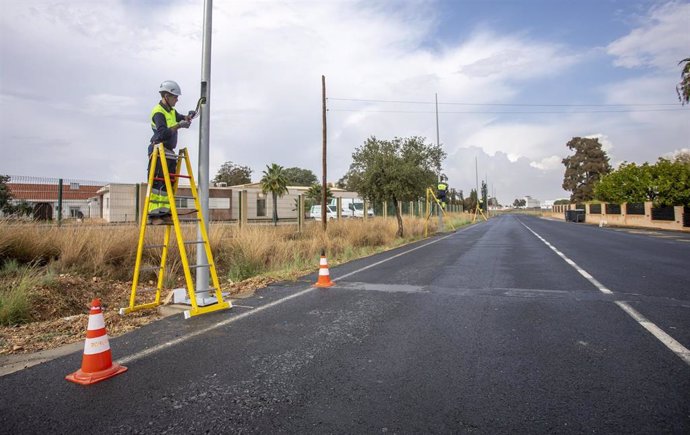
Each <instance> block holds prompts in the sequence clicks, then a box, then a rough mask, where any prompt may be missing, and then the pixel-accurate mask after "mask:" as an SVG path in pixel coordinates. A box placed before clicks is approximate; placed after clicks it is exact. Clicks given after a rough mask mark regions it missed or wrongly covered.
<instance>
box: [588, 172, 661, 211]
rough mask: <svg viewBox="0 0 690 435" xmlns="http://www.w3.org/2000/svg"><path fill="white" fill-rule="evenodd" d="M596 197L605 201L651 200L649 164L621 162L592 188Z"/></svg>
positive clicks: (652, 198) (652, 192)
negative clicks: (639, 164)
mask: <svg viewBox="0 0 690 435" xmlns="http://www.w3.org/2000/svg"><path fill="white" fill-rule="evenodd" d="M594 196H595V198H596V199H598V200H600V201H605V202H613V203H618V204H621V203H624V202H644V201H653V200H654V198H655V196H656V193H655V192H654V190H653V189H652V170H651V167H650V166H649V164H647V163H645V164H643V165H641V166H638V165H636V164H635V163H627V162H623V163H621V165H620V166H619V167H618V169H616V170H615V171H613V172H611V173H609V174H607V175H604V176H603V177H602V179H601V180H600V181H599V182H598V183H597V184H596V186H595V188H594Z"/></svg>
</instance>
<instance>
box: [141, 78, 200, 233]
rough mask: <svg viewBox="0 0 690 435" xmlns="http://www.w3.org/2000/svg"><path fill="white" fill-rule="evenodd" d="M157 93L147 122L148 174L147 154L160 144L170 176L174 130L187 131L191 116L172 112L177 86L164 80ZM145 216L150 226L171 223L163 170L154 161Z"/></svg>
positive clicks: (173, 164) (174, 159)
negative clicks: (157, 96) (149, 126)
mask: <svg viewBox="0 0 690 435" xmlns="http://www.w3.org/2000/svg"><path fill="white" fill-rule="evenodd" d="M159 93H160V94H161V100H160V102H159V103H158V104H156V107H154V108H153V110H152V111H151V119H150V120H151V129H152V130H153V136H152V137H151V143H150V144H149V150H148V152H149V166H148V171H150V170H151V154H153V147H154V146H156V145H157V144H159V143H161V142H162V143H163V146H164V147H165V156H166V161H167V162H168V172H169V173H171V174H174V173H175V170H176V169H177V155H176V154H175V152H174V149H175V147H176V146H177V131H178V130H179V129H181V128H189V126H190V125H191V122H192V118H193V116H192V114H191V113H190V115H187V116H184V115H181V114H179V113H177V111H175V104H176V103H177V99H178V98H179V96H180V95H182V91H181V90H180V86H179V85H178V84H177V83H176V82H174V81H172V80H166V81H164V82H163V83H161V86H160V89H159ZM170 181H171V182H172V183H174V182H175V179H174V177H171V180H170ZM148 217H149V219H150V222H151V223H152V224H154V225H161V224H169V223H171V222H172V220H171V215H170V201H169V199H168V192H167V191H166V187H165V181H163V168H161V167H160V164H159V162H156V170H155V174H154V181H153V185H152V190H151V199H150V202H149V209H148Z"/></svg>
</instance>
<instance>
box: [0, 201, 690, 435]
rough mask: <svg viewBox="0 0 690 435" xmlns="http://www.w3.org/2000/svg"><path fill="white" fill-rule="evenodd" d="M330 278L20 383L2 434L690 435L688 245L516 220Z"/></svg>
mask: <svg viewBox="0 0 690 435" xmlns="http://www.w3.org/2000/svg"><path fill="white" fill-rule="evenodd" d="M547 243H548V245H547ZM549 245H550V246H549ZM556 251H558V253H557V252H556ZM559 253H560V254H559ZM578 269H579V270H578ZM330 272H331V276H332V278H333V279H334V280H336V282H337V286H335V287H331V288H329V289H313V288H310V283H313V282H315V275H312V276H309V277H305V278H304V279H303V280H301V281H299V282H297V283H286V284H281V285H273V286H270V287H269V288H267V289H264V290H261V291H259V292H257V294H256V295H255V296H254V297H252V298H250V299H245V300H242V301H240V302H239V305H241V306H236V307H235V308H233V309H232V310H230V311H229V312H225V313H213V314H209V315H205V316H200V317H198V318H193V319H190V320H187V321H185V320H183V319H182V316H174V317H171V318H167V319H164V320H162V321H160V322H157V323H155V324H152V325H149V326H147V327H144V328H142V329H140V330H138V331H136V332H134V333H131V334H128V335H125V336H123V337H118V338H116V339H111V340H110V344H111V347H112V349H113V353H114V356H115V358H116V359H118V360H120V361H123V362H124V364H125V365H126V366H127V367H128V368H129V371H127V372H126V373H124V374H122V375H119V376H117V377H115V378H113V379H110V380H107V381H104V382H101V383H99V384H95V385H92V386H89V387H83V386H80V385H76V384H72V383H69V382H67V381H65V380H64V376H65V375H66V374H68V373H70V372H72V371H74V370H75V369H77V368H78V367H79V365H80V363H81V352H78V353H75V354H73V355H69V356H66V357H63V358H60V359H56V360H53V361H50V362H47V363H44V364H41V365H38V366H35V367H32V368H29V369H26V370H23V371H20V372H16V373H13V374H10V375H7V376H4V377H2V378H0V391H2V393H1V394H0V433H8V434H18V433H22V434H24V433H41V434H44V433H85V432H89V433H97V432H103V433H236V432H242V433H279V432H283V433H285V432H287V433H465V432H467V433H490V434H497V433H582V432H591V433H690V353H688V351H687V349H688V348H690V237H688V236H684V235H677V236H676V235H671V236H669V237H655V236H653V235H649V234H638V233H631V232H627V231H618V230H613V229H608V228H598V227H593V226H587V225H582V224H573V223H563V222H556V221H549V220H544V219H539V218H535V217H528V216H515V215H507V216H502V217H499V218H495V219H492V220H490V221H489V222H486V223H481V224H478V225H475V226H472V227H469V228H465V229H463V230H461V231H458V232H456V233H452V234H449V235H444V236H438V237H435V238H432V239H428V240H425V241H422V242H419V243H416V244H413V245H409V246H406V247H403V248H400V249H398V250H394V251H390V252H387V253H384V254H380V255H376V256H373V257H370V258H367V259H362V260H358V261H355V262H352V263H348V264H346V265H342V266H340V267H337V268H331V269H330ZM631 310H632V311H631ZM630 313H632V314H630Z"/></svg>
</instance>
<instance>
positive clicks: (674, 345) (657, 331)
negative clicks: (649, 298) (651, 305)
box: [520, 222, 690, 365]
mask: <svg viewBox="0 0 690 435" xmlns="http://www.w3.org/2000/svg"><path fill="white" fill-rule="evenodd" d="M520 223H521V224H522V225H523V226H524V227H525V228H527V229H528V230H530V232H531V233H532V234H534V235H535V236H537V238H538V239H539V240H541V241H542V242H544V243H545V244H546V246H548V247H549V248H551V249H552V250H553V251H554V252H556V254H558V255H559V256H560V257H561V258H563V259H565V260H566V262H567V263H568V264H570V265H571V266H573V267H574V268H575V269H576V270H577V271H578V272H580V274H581V275H582V276H584V277H585V278H587V279H588V280H589V282H591V283H592V284H594V286H595V287H596V288H598V289H599V290H600V291H601V292H602V293H606V294H613V292H612V291H611V290H609V289H607V288H606V287H604V286H603V284H601V283H600V282H599V281H597V280H596V279H594V277H593V276H592V275H590V274H589V273H587V271H585V270H584V269H582V268H581V267H580V266H578V265H577V264H575V262H574V261H572V260H570V259H569V258H568V257H566V256H565V255H564V254H563V253H561V252H560V251H559V250H558V249H556V248H555V247H554V246H552V245H551V244H550V243H549V242H547V241H546V240H544V238H543V237H541V236H540V235H539V234H537V233H535V232H534V231H532V229H531V228H530V227H528V226H527V225H525V224H524V223H522V222H520ZM614 302H615V304H616V305H618V307H620V308H621V309H622V310H623V311H625V313H626V314H628V315H629V316H630V317H632V318H633V320H635V321H636V322H637V323H639V324H640V325H641V326H642V327H643V328H644V329H646V330H647V331H649V332H650V333H651V334H652V335H653V336H654V337H656V338H657V340H659V341H660V342H661V343H663V344H664V346H666V347H667V348H669V349H670V350H671V352H673V353H675V354H676V355H678V356H679V357H680V359H682V360H683V361H685V362H686V363H687V364H688V365H690V351H689V350H688V349H687V348H686V347H685V346H683V345H682V344H680V343H679V342H677V341H676V340H675V339H674V338H673V337H671V336H670V335H668V334H667V333H665V332H664V331H663V330H662V329H661V328H659V327H658V326H656V325H655V324H654V323H652V322H650V321H649V320H647V319H646V318H645V317H644V316H643V315H642V314H640V312H639V311H637V310H636V309H634V308H633V307H631V306H630V305H629V304H628V303H627V302H623V301H614Z"/></svg>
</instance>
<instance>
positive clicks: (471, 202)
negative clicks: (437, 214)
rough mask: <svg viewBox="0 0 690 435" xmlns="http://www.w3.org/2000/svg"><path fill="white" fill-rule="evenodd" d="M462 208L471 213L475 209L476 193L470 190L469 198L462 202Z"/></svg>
mask: <svg viewBox="0 0 690 435" xmlns="http://www.w3.org/2000/svg"><path fill="white" fill-rule="evenodd" d="M462 208H463V209H464V210H466V211H468V212H473V213H474V210H475V209H476V208H477V191H476V190H474V189H472V190H470V196H468V197H467V198H465V199H464V200H463V202H462Z"/></svg>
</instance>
